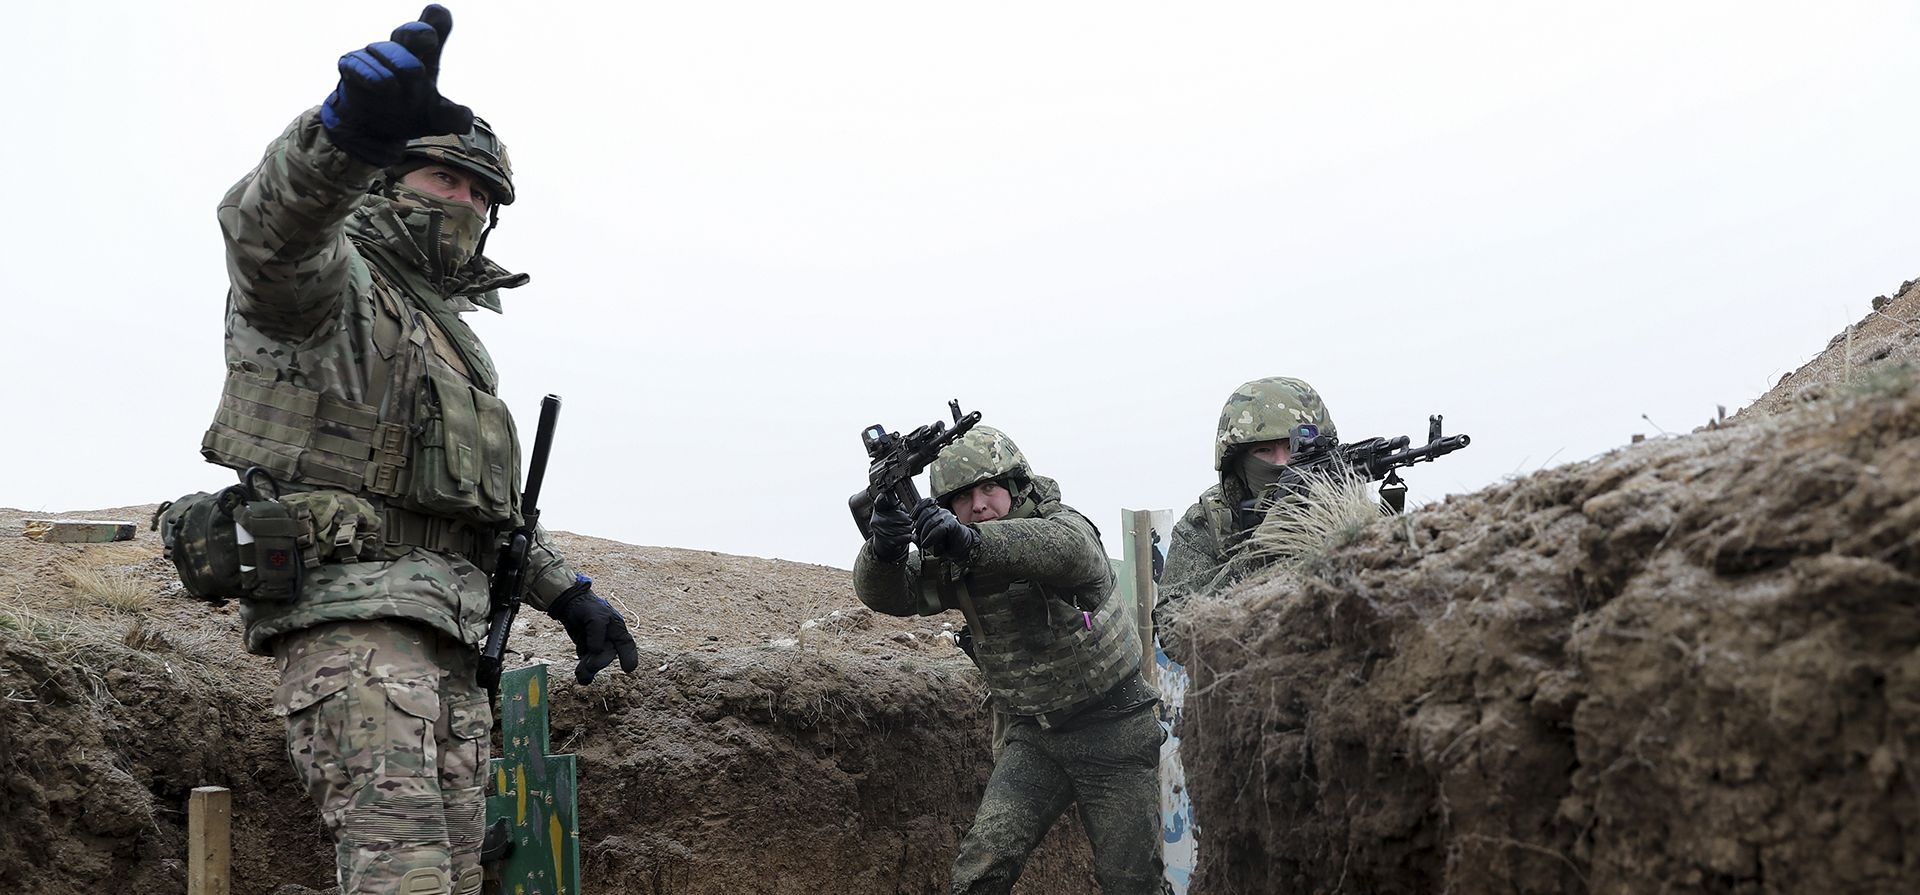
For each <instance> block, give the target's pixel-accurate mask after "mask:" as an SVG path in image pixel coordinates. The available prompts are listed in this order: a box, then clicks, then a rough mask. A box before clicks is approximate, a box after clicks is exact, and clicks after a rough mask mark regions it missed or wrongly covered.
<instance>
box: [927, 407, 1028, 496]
mask: <svg viewBox="0 0 1920 895" xmlns="http://www.w3.org/2000/svg"><path fill="white" fill-rule="evenodd" d="M1005 478H1018V479H1032V478H1033V469H1032V468H1031V467H1029V466H1027V455H1025V454H1022V453H1020V447H1019V446H1018V445H1016V444H1014V443H1013V439H1011V438H1008V437H1007V436H1006V435H1004V434H1001V432H1000V430H999V429H995V428H993V427H992V426H974V427H973V428H972V429H968V430H967V434H965V435H962V436H960V440H959V441H956V442H954V443H952V444H950V445H947V447H946V449H945V450H943V451H941V452H940V456H939V457H938V458H936V459H935V460H934V461H933V466H932V467H931V468H930V469H929V471H928V472H927V479H928V483H929V484H930V485H931V486H932V487H933V497H934V499H935V500H938V501H939V502H940V503H942V504H945V503H946V502H947V499H948V498H950V497H952V496H953V495H955V494H957V493H959V492H961V491H964V490H966V489H968V488H971V487H973V486H974V485H978V484H980V483H981V482H984V481H986V480H988V479H1005Z"/></svg>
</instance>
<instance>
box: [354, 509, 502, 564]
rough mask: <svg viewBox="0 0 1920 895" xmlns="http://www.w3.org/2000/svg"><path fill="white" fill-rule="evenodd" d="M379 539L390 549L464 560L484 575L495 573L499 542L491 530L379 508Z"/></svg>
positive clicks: (421, 514)
mask: <svg viewBox="0 0 1920 895" xmlns="http://www.w3.org/2000/svg"><path fill="white" fill-rule="evenodd" d="M380 535H381V537H383V538H384V539H385V540H386V542H387V544H388V545H390V546H398V547H418V548H420V549H422V550H431V551H433V552H435V553H451V554H454V555H455V556H464V557H466V558H467V559H469V560H471V561H472V562H473V564H474V565H477V566H479V567H480V569H481V571H485V572H491V571H492V570H493V565H494V559H495V557H496V551H495V548H496V547H498V546H499V542H500V536H499V533H498V532H497V531H496V530H495V529H494V528H492V527H487V526H479V525H475V524H473V523H471V522H462V521H460V520H459V519H449V518H447V517H445V516H429V515H427V514H425V513H416V512H414V511H412V510H403V509H400V508H399V507H392V506H385V507H381V508H380Z"/></svg>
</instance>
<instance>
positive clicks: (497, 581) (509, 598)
mask: <svg viewBox="0 0 1920 895" xmlns="http://www.w3.org/2000/svg"><path fill="white" fill-rule="evenodd" d="M559 422H560V396H559V395H548V396H546V397H545V398H541V399H540V428H539V429H538V430H537V431H536V432H535V433H534V436H533V459H532V460H531V461H529V462H528V463H527V487H526V488H525V489H524V490H522V491H521V494H520V524H519V525H518V526H516V527H515V528H514V529H513V531H512V532H511V533H510V534H508V535H507V542H506V543H505V544H503V545H501V547H500V559H499V561H498V562H497V563H496V564H495V565H494V568H493V581H492V582H491V586H490V587H489V589H488V593H487V602H488V605H489V607H490V617H489V618H488V620H487V643H486V645H485V646H483V647H481V649H480V665H479V669H478V671H477V672H476V673H475V674H474V677H475V678H476V679H477V680H478V682H479V684H480V686H482V687H485V688H487V692H489V693H493V692H497V691H498V690H499V689H500V665H501V662H502V661H503V659H504V657H505V656H506V653H507V635H508V634H511V633H513V617H514V616H515V615H517V614H518V613H519V612H520V595H521V594H523V593H526V588H527V550H528V548H531V547H532V546H533V541H534V536H535V534H534V533H535V531H536V530H537V529H538V528H539V526H540V486H541V484H542V483H544V482H545V481H546V478H547V453H548V452H549V451H551V450H552V449H553V427H554V426H555V425H556V424H558V423H559Z"/></svg>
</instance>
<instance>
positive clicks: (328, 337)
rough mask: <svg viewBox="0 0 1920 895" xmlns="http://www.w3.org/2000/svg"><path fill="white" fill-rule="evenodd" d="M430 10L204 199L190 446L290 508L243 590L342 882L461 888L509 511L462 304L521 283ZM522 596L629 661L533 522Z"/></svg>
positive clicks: (419, 893) (594, 657)
mask: <svg viewBox="0 0 1920 895" xmlns="http://www.w3.org/2000/svg"><path fill="white" fill-rule="evenodd" d="M451 27H452V18H451V16H450V15H449V14H448V13H447V11H446V10H444V9H442V8H440V7H438V6H430V7H428V8H427V10H426V12H425V13H423V14H422V16H421V21H418V22H410V23H407V24H406V25H402V26H401V27H400V28H399V29H397V30H395V31H394V32H393V35H392V39H391V40H388V41H382V42H379V43H375V44H372V45H369V46H368V47H367V48H366V49H363V50H358V51H355V52H353V53H349V54H348V55H347V56H345V57H342V59H341V60H340V65H339V69H340V74H341V79H340V83H339V86H338V88H337V89H336V90H335V91H334V93H333V94H332V95H331V96H329V97H328V98H327V100H326V102H325V103H324V104H323V105H322V106H321V107H319V108H317V109H313V110H310V111H308V112H306V113H304V114H302V115H301V116H300V117H299V118H297V119H295V120H294V122H293V124H292V125H291V126H290V127H289V128H288V129H287V130H286V132H285V133H284V134H282V135H281V136H280V138H279V139H278V140H275V141H274V142H273V144H272V145H270V146H269V147H268V148H267V151H266V155H265V158H264V159H262V161H261V162H260V165H259V167H257V168H255V169H254V170H253V171H252V172H251V173H249V174H248V175H247V176H246V177H245V178H243V179H241V181H240V182H239V183H238V184H236V185H235V186H234V187H233V189H232V190H231V191H229V192H228V193H227V196H226V198H225V199H224V200H223V201H222V202H221V204H220V212H219V218H220V227H221V230H222V232H223V233H224V234H225V237H226V247H227V269H228V273H229V275H230V278H231V281H232V288H231V291H230V292H229V293H228V296H227V326H226V359H227V379H226V383H225V386H224V389H223V393H222V396H221V401H220V407H219V411H218V413H217V415H216V418H215V421H214V423H213V425H212V427H211V428H210V429H209V430H208V431H207V434H206V436H205V438H204V439H203V442H202V453H204V454H205V455H206V457H207V458H208V459H209V460H211V461H213V462H215V463H219V464H222V465H225V466H229V467H232V468H234V469H247V468H250V467H259V468H261V469H263V470H265V471H267V472H268V473H270V474H271V475H272V476H273V478H274V479H275V480H276V481H277V482H278V483H279V485H280V489H281V491H282V494H283V498H284V500H285V501H286V502H287V503H289V504H293V505H297V506H298V507H299V508H300V509H301V512H302V513H303V514H304V516H305V517H306V518H307V519H309V520H310V524H311V527H312V529H313V531H312V532H311V536H312V540H313V544H314V546H313V547H312V548H310V549H308V550H307V553H308V557H309V560H310V562H311V567H310V568H308V569H307V570H306V572H305V573H304V575H305V580H304V583H303V586H302V588H301V590H300V593H299V595H298V596H297V598H295V599H294V600H292V601H291V602H282V603H269V602H264V601H259V600H251V601H245V602H243V603H242V606H241V617H242V619H243V621H244V623H245V626H246V641H247V648H248V649H249V650H250V651H252V652H255V653H261V654H271V655H273V656H274V657H275V658H276V659H277V660H278V664H279V667H280V675H281V677H280V687H279V691H278V694H277V696H276V700H275V701H276V706H277V709H278V711H279V712H281V713H282V714H284V715H285V716H286V719H287V747H288V752H289V755H290V757H291V759H292V761H293V764H294V767H295V769H296V771H297V772H298V773H300V774H301V775H302V776H303V777H304V779H305V781H306V784H307V789H308V792H309V793H310V794H311V796H312V797H313V799H314V802H315V803H316V804H317V805H318V806H319V808H320V812H321V815H322V817H323V818H324V820H325V822H326V825H327V828H328V829H329V830H330V831H331V832H332V834H333V838H334V842H335V845H336V857H337V875H338V880H339V884H340V888H341V890H342V892H343V893H346V895H354V893H371V892H380V893H393V892H399V893H406V895H428V893H460V895H468V893H478V892H479V891H480V888H481V876H482V874H481V868H480V864H479V862H480V850H481V842H482V838H483V832H482V823H483V819H484V802H483V794H484V792H483V782H484V772H485V767H486V762H487V752H488V743H487V737H488V732H489V728H490V726H491V723H492V706H491V703H490V701H489V697H488V694H487V693H486V692H485V691H484V690H482V689H480V688H479V687H478V686H477V685H476V684H475V681H474V672H475V662H476V659H477V657H478V644H479V643H480V642H481V641H482V640H483V638H484V636H485V634H486V626H487V619H488V589H487V570H488V569H490V568H491V565H492V562H493V559H494V557H495V556H496V555H497V554H496V551H497V548H498V545H499V543H500V539H501V535H500V533H501V532H502V530H503V529H504V528H509V527H511V526H512V525H513V524H514V523H515V522H516V520H517V517H518V512H519V501H520V495H519V490H518V489H519V484H518V483H519V479H520V448H519V445H518V442H517V440H516V435H515V431H514V426H513V420H512V418H511V416H510V415H509V414H508V412H507V408H506V406H505V404H504V403H502V402H501V400H500V399H499V398H498V397H497V391H498V379H497V376H496V373H495V370H494V366H493V361H492V359H491V358H490V357H489V356H488V354H487V351H486V349H485V348H484V347H483V346H482V345H481V344H480V341H479V339H478V338H477V337H476V336H475V335H474V333H473V331H472V330H471V329H470V328H468V326H467V324H466V323H465V322H464V321H462V319H461V317H460V314H461V313H462V312H465V311H470V310H472V309H474V308H475V307H484V308H488V309H490V310H493V311H499V310H500V298H499V293H498V291H497V290H499V289H502V288H507V287H513V286H518V285H521V284H522V283H525V282H526V280H527V277H526V276H525V275H524V274H510V273H508V272H506V271H505V270H503V269H501V268H500V267H499V266H498V265H496V264H494V263H493V262H491V261H489V260H487V259H486V258H485V257H484V256H483V255H482V254H480V251H481V247H482V246H483V244H484V242H485V235H486V234H487V233H488V232H490V231H491V230H492V225H493V223H495V222H497V221H498V208H499V206H502V205H507V204H509V203H511V202H513V200H514V198H515V197H514V191H513V180H512V170H511V168H510V166H509V164H508V161H507V154H506V150H505V148H504V147H503V146H501V145H500V143H499V141H498V140H497V139H496V138H495V137H494V135H493V131H492V129H491V128H489V127H488V126H487V125H486V123H485V122H483V121H480V120H478V119H475V118H474V117H473V115H472V113H471V112H469V111H468V110H467V108H466V107H465V106H458V105H455V104H453V103H451V102H449V101H447V100H445V99H443V98H442V97H441V96H440V94H439V90H438V87H437V76H438V70H439V68H438V63H439V57H440V49H441V45H442V44H443V43H444V41H445V40H446V37H447V34H448V33H449V31H450V30H451ZM528 577H529V581H530V588H529V590H530V593H529V595H528V599H529V601H530V602H531V603H532V604H533V605H534V606H536V607H538V608H541V609H545V610H546V611H548V612H549V613H551V614H552V615H554V616H555V617H556V618H558V619H559V620H560V621H561V622H562V624H564V625H565V626H566V629H567V632H568V634H569V635H571V636H572V638H573V639H574V641H575V643H576V645H577V646H578V647H579V650H580V656H581V663H580V666H579V668H578V669H577V671H576V677H577V678H578V679H579V681H580V682H582V683H585V682H587V681H588V680H590V679H591V678H592V677H593V675H594V673H595V672H597V671H599V670H600V669H602V668H604V667H606V666H607V665H608V664H609V663H611V662H612V661H613V660H614V659H615V658H616V657H617V658H618V659H619V661H620V663H621V666H622V667H623V668H624V669H626V670H628V671H631V670H633V667H634V665H635V663H636V662H637V658H638V657H637V656H636V654H635V651H634V645H633V640H632V638H631V636H629V635H628V633H627V628H626V623H625V621H624V620H623V619H622V618H621V617H620V615H619V613H618V612H616V611H614V609H613V608H612V607H611V606H609V605H608V604H607V603H606V601H604V600H602V599H601V598H599V597H598V596H596V595H594V593H593V591H592V587H591V582H590V581H589V580H588V579H587V578H586V577H585V576H583V575H578V574H576V573H575V572H574V570H573V569H572V568H570V567H569V566H568V565H567V563H566V562H565V561H564V560H563V559H562V558H561V557H560V555H559V554H558V553H557V552H555V550H554V548H553V545H552V543H551V541H550V540H549V539H548V538H547V537H546V535H545V532H544V531H542V532H540V533H539V537H538V544H537V546H535V547H534V548H533V550H532V551H531V553H530V556H529V575H528Z"/></svg>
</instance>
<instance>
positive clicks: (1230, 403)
mask: <svg viewBox="0 0 1920 895" xmlns="http://www.w3.org/2000/svg"><path fill="white" fill-rule="evenodd" d="M1301 423H1312V424H1313V425H1315V426H1319V427H1320V434H1322V435H1326V436H1329V437H1333V438H1338V437H1339V435H1338V433H1337V432H1335V431H1334V428H1333V416H1332V415H1331V414H1329V413H1327V404H1326V402H1325V401H1322V400H1320V393H1319V392H1316V391H1314V390H1313V386H1311V385H1308V384H1307V383H1306V381H1305V380H1301V379H1293V378H1290V377H1286V376H1273V377H1269V378H1266V379H1255V380H1254V381H1252V382H1248V383H1245V384H1243V385H1241V386H1240V387H1239V388H1236V389H1234V390H1233V395H1232V396H1231V397H1229V398H1227V404H1226V406H1225V407H1222V408H1220V430H1219V433H1218V434H1217V435H1216V436H1215V438H1214V442H1213V468H1214V469H1216V470H1218V471H1220V472H1222V473H1225V472H1226V471H1227V467H1226V463H1227V454H1229V453H1232V452H1233V450H1234V449H1235V448H1237V447H1239V446H1241V445H1244V444H1257V443H1259V442H1262V441H1282V440H1285V439H1286V437H1287V436H1288V435H1290V434H1292V432H1293V427H1295V426H1298V425H1300V424H1301Z"/></svg>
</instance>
